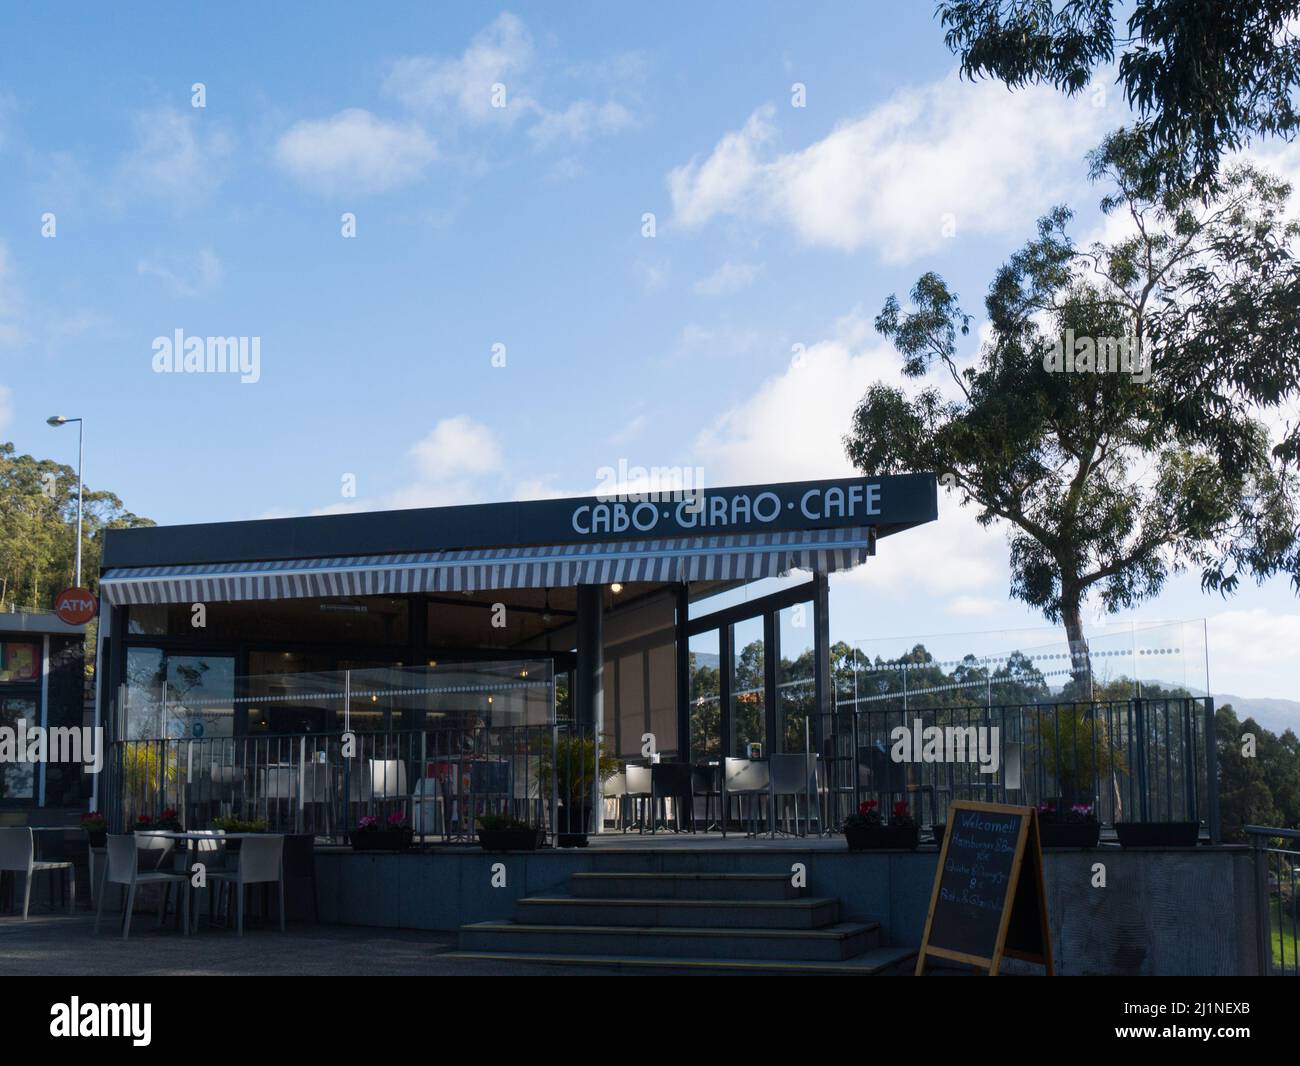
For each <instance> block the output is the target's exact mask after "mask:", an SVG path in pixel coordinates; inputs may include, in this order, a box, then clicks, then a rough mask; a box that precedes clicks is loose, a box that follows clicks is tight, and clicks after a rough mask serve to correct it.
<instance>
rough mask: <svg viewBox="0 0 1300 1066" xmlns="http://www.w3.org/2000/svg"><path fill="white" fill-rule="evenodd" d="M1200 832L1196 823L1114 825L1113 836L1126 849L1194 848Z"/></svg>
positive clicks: (1120, 823) (1127, 823)
mask: <svg viewBox="0 0 1300 1066" xmlns="http://www.w3.org/2000/svg"><path fill="white" fill-rule="evenodd" d="M1200 832H1201V827H1200V825H1198V824H1197V823H1196V822H1116V823H1115V835H1116V836H1117V837H1119V842H1120V845H1121V846H1122V847H1126V848H1194V847H1196V840H1197V837H1199V836H1200Z"/></svg>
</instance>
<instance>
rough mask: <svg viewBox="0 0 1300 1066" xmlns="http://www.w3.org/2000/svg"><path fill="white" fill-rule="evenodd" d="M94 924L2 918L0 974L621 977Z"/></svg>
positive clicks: (418, 942)
mask: <svg viewBox="0 0 1300 1066" xmlns="http://www.w3.org/2000/svg"><path fill="white" fill-rule="evenodd" d="M93 923H94V918H93V916H91V915H83V914H78V915H76V916H72V915H66V914H50V913H48V912H47V913H42V914H32V915H31V917H30V918H29V919H28V920H27V921H26V922H24V921H23V920H22V918H21V917H14V916H13V915H11V914H5V915H0V974H4V975H5V976H13V977H16V976H24V975H50V976H58V975H64V976H70V975H76V976H118V975H141V974H153V975H158V976H173V975H175V976H180V975H187V974H260V975H263V976H265V975H273V976H274V975H298V974H310V975H325V976H330V975H349V976H370V975H388V976H398V977H417V976H465V977H472V976H483V977H487V976H503V975H519V976H526V975H535V976H546V977H556V976H560V975H566V974H610V973H618V972H619V971H615V970H605V969H600V968H597V967H578V966H574V967H565V966H532V965H528V964H525V963H495V962H471V961H465V960H459V959H446V958H442V957H441V955H442V953H443V952H445V951H450V950H452V948H453V947H454V944H453V943H452V938H451V937H450V936H448V935H447V934H443V933H422V932H417V931H413V930H387V929H362V928H358V927H356V926H340V925H333V926H331V925H325V926H317V925H293V924H291V925H290V926H289V928H288V931H287V932H285V933H281V932H280V931H279V930H278V929H276V928H274V927H262V928H256V929H246V930H245V931H244V936H243V938H242V939H241V938H239V937H237V936H235V934H234V933H233V932H228V931H226V930H224V929H209V928H207V926H206V924H204V925H202V926H201V927H200V930H199V932H198V933H197V934H195V935H193V936H190V937H184V936H182V935H181V934H180V932H179V931H178V930H177V929H175V927H174V925H173V923H172V922H170V921H169V922H168V925H167V928H166V929H162V930H160V929H159V928H158V919H157V917H156V915H147V914H137V915H136V917H135V922H134V924H133V925H132V927H131V937H130V939H128V940H126V941H123V940H122V939H121V937H120V936H118V935H116V932H115V930H116V926H115V923H113V922H110V921H108V920H107V918H106V919H105V921H104V925H103V927H102V928H101V929H100V933H99V935H98V936H94V935H92V932H91V928H92V925H93Z"/></svg>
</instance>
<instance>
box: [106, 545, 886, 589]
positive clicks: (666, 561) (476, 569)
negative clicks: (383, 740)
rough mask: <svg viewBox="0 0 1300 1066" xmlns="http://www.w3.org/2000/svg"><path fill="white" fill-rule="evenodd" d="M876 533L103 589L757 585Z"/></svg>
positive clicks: (454, 558) (363, 561)
mask: <svg viewBox="0 0 1300 1066" xmlns="http://www.w3.org/2000/svg"><path fill="white" fill-rule="evenodd" d="M873 534H874V531H873V530H871V529H869V528H863V529H824V530H808V531H801V532H789V533H750V534H737V535H728V536H715V537H674V538H671V539H663V540H629V541H615V542H609V543H588V544H564V545H557V546H554V547H531V548H492V549H481V550H475V551H447V552H424V553H413V554H405V555H371V556H355V557H350V558H338V559H286V560H277V561H273V562H244V563H211V564H203V565H187V566H154V567H133V568H130V569H113V570H109V571H107V572H106V573H105V574H104V576H103V577H102V578H101V579H100V583H99V588H100V594H101V596H102V597H103V599H104V600H105V602H107V603H109V604H150V603H221V602H229V601H236V600H288V599H300V598H308V597H309V598H327V597H331V596H399V595H404V594H408V593H419V592H472V591H480V590H487V589H512V588H515V589H518V588H560V587H564V586H570V585H582V584H595V585H604V584H609V583H611V582H614V581H621V582H634V581H653V582H660V581H668V582H678V581H753V580H756V579H758V578H764V577H776V576H779V575H781V574H784V573H786V572H787V571H790V570H814V571H817V572H819V573H830V572H832V571H835V570H847V569H848V568H850V567H853V566H857V565H858V564H859V563H861V562H863V561H865V560H866V558H867V556H868V555H870V554H871V552H872V548H873V543H874V535H873Z"/></svg>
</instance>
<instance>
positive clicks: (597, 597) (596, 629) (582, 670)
mask: <svg viewBox="0 0 1300 1066" xmlns="http://www.w3.org/2000/svg"><path fill="white" fill-rule="evenodd" d="M604 594H605V588H604V586H603V585H579V586H578V618H577V638H578V667H577V670H576V671H575V677H574V693H573V696H574V703H573V720H574V723H575V725H576V726H577V729H578V732H579V735H581V734H582V733H584V732H586V731H587V730H590V731H591V736H592V738H593V740H594V741H595V745H594V747H595V762H594V765H593V766H592V768H591V769H592V788H591V810H592V812H593V813H594V815H595V817H594V818H593V819H592V821H593V822H594V825H593V827H592V828H593V829H594V830H595V832H597V833H599V832H600V831H601V828H602V827H603V825H604V821H605V820H604V818H603V817H602V815H601V809H602V808H601V792H602V788H601V780H600V775H599V774H598V773H595V770H596V767H597V766H599V765H600V752H601V745H602V743H603V741H604V735H603V734H604V732H605V684H604V674H605V633H604V629H605V627H604ZM575 828H576V827H573V826H570V832H573V831H575ZM584 828H585V827H584Z"/></svg>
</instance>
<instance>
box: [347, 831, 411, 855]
mask: <svg viewBox="0 0 1300 1066" xmlns="http://www.w3.org/2000/svg"><path fill="white" fill-rule="evenodd" d="M413 835H414V834H413V833H412V831H411V830H410V829H359V830H357V831H356V832H355V833H350V834H349V835H348V840H349V841H350V842H351V844H352V850H353V851H405V850H406V849H407V848H409V847H410V846H411V839H412V837H413Z"/></svg>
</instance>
